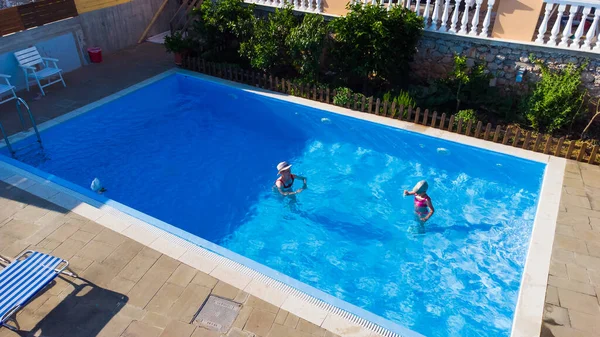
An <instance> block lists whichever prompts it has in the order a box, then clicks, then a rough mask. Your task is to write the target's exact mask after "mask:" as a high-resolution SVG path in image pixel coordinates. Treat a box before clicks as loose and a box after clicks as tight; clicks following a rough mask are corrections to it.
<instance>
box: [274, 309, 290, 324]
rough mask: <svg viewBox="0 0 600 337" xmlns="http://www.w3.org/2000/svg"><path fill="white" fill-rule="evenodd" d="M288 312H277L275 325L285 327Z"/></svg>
mask: <svg viewBox="0 0 600 337" xmlns="http://www.w3.org/2000/svg"><path fill="white" fill-rule="evenodd" d="M287 315H288V312H287V311H285V310H279V311H278V312H277V316H275V322H274V323H275V324H280V325H283V323H285V319H286V318H287Z"/></svg>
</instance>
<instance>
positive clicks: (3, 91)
mask: <svg viewBox="0 0 600 337" xmlns="http://www.w3.org/2000/svg"><path fill="white" fill-rule="evenodd" d="M2 78H3V79H4V80H5V81H6V84H3V83H0V104H2V103H6V102H8V101H12V100H13V99H17V93H16V92H15V87H14V86H13V85H11V84H10V82H9V81H8V79H9V78H10V76H9V75H4V74H0V79H2ZM6 96H8V98H5V99H3V97H6Z"/></svg>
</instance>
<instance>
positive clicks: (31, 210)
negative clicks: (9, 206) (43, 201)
mask: <svg viewBox="0 0 600 337" xmlns="http://www.w3.org/2000/svg"><path fill="white" fill-rule="evenodd" d="M48 212H49V211H48V209H47V208H43V207H38V206H34V205H27V206H26V207H25V208H23V209H21V210H19V211H17V212H16V213H15V214H13V215H12V218H13V219H15V220H20V221H26V222H32V223H33V222H35V221H36V220H38V219H39V218H41V217H42V216H44V215H46V214H47V213H48Z"/></svg>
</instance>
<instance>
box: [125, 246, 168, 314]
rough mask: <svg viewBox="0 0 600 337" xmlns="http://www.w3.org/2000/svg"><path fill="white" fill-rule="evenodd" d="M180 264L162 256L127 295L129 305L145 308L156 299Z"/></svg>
mask: <svg viewBox="0 0 600 337" xmlns="http://www.w3.org/2000/svg"><path fill="white" fill-rule="evenodd" d="M178 265H179V262H177V261H175V260H173V259H172V258H170V257H168V256H165V255H161V257H160V258H159V259H158V260H157V261H156V263H155V264H154V265H153V266H152V267H150V269H149V270H148V272H146V274H145V275H144V276H143V277H142V278H141V279H140V280H139V281H138V282H137V283H136V285H135V286H134V287H133V289H131V291H129V293H128V294H127V295H128V296H129V303H131V304H133V305H136V306H138V307H141V308H144V307H145V306H146V305H147V304H148V302H150V300H151V299H152V297H154V295H155V294H156V293H157V292H158V290H159V289H160V288H161V287H162V285H163V284H164V283H165V282H166V281H167V279H168V278H169V277H170V276H171V274H172V273H173V272H174V271H175V269H177V266H178Z"/></svg>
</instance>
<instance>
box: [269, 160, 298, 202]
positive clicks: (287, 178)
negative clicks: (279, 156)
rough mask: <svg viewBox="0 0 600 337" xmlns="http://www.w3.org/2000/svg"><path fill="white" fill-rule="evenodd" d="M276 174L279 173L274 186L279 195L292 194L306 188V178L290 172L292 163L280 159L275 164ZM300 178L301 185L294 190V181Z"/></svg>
mask: <svg viewBox="0 0 600 337" xmlns="http://www.w3.org/2000/svg"><path fill="white" fill-rule="evenodd" d="M277 174H279V175H280V177H279V178H277V180H275V187H277V190H278V191H279V193H281V195H294V194H298V193H300V192H302V191H304V190H305V189H306V178H305V177H302V176H299V175H295V174H292V165H291V164H289V163H288V162H287V161H282V162H281V163H279V164H277ZM295 180H302V182H303V185H302V187H301V188H299V189H297V190H295V191H294V188H293V187H294V181H295Z"/></svg>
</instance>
